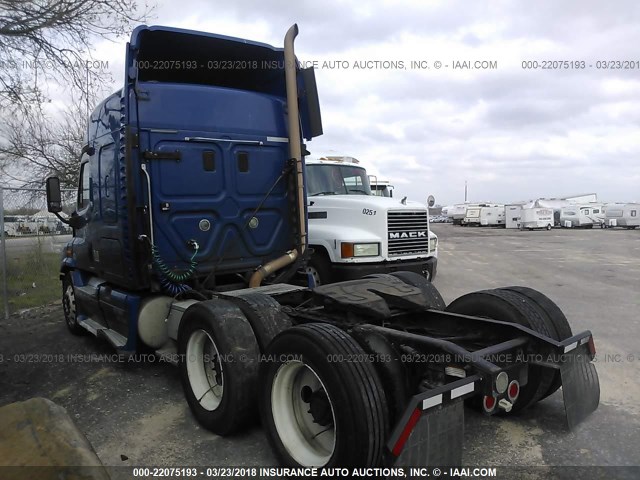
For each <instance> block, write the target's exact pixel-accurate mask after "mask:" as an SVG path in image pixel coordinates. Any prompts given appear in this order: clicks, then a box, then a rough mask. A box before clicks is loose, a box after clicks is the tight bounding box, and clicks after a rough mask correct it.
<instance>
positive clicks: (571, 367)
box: [560, 351, 600, 429]
mask: <svg viewBox="0 0 640 480" xmlns="http://www.w3.org/2000/svg"><path fill="white" fill-rule="evenodd" d="M565 355H566V358H565V361H564V362H562V364H561V365H560V378H561V380H562V395H563V397H564V408H565V412H566V414H567V423H568V425H569V428H570V429H573V428H574V427H575V426H576V425H578V424H579V423H580V422H582V421H583V420H584V419H585V418H587V417H588V416H589V414H590V413H591V412H593V411H594V410H595V409H596V408H598V403H599V402H600V382H599V381H598V373H597V372H596V366H595V365H594V364H593V363H591V359H590V357H589V355H588V354H587V353H586V352H584V351H576V352H572V353H569V354H565Z"/></svg>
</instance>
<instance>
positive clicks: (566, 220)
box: [560, 203, 604, 228]
mask: <svg viewBox="0 0 640 480" xmlns="http://www.w3.org/2000/svg"><path fill="white" fill-rule="evenodd" d="M603 223H604V213H603V209H602V204H599V203H589V204H583V205H571V206H569V207H564V208H563V209H562V210H560V226H561V227H566V228H572V227H583V228H593V226H594V225H598V226H599V225H602V224H603Z"/></svg>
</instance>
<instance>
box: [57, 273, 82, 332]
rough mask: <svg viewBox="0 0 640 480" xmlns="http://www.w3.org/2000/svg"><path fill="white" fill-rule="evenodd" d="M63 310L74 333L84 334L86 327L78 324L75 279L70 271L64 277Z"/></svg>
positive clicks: (65, 319)
mask: <svg viewBox="0 0 640 480" xmlns="http://www.w3.org/2000/svg"><path fill="white" fill-rule="evenodd" d="M62 310H63V312H64V323H65V324H66V325H67V328H68V329H69V331H70V332H71V333H72V334H73V335H82V334H83V333H84V328H82V327H81V326H80V325H79V324H78V312H77V310H76V295H75V291H74V289H73V280H72V278H71V274H70V273H68V272H67V273H66V274H65V276H64V278H63V279H62Z"/></svg>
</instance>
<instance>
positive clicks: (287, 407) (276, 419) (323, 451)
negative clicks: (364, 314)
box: [271, 360, 336, 467]
mask: <svg viewBox="0 0 640 480" xmlns="http://www.w3.org/2000/svg"><path fill="white" fill-rule="evenodd" d="M305 387H307V388H311V389H312V390H314V391H318V390H319V389H322V392H323V393H324V394H325V395H326V397H327V400H328V402H329V405H330V407H331V418H332V421H331V424H330V425H329V426H322V425H320V424H318V423H316V422H315V421H314V418H313V415H312V414H311V413H310V412H309V410H310V404H309V403H308V402H305V401H304V400H303V395H302V394H303V389H304V388H305ZM271 414H272V416H273V423H274V424H275V427H276V430H277V432H278V436H279V437H280V441H281V442H282V444H283V446H284V448H285V449H286V450H287V452H289V455H291V457H292V458H293V459H294V460H295V461H296V462H297V463H298V464H300V465H304V466H309V467H314V466H315V467H321V466H323V465H326V464H327V463H328V462H329V460H330V459H331V456H332V455H333V452H334V450H335V447H336V431H335V424H336V416H335V409H334V407H333V402H332V401H331V397H329V393H328V392H327V389H326V388H325V386H324V384H323V383H322V380H320V377H319V376H318V375H317V374H316V372H314V371H313V369H311V367H309V366H308V365H306V364H304V363H302V362H300V361H295V360H294V361H289V362H287V363H284V364H282V365H281V366H280V368H278V371H277V372H276V375H275V377H274V379H273V383H272V386H271Z"/></svg>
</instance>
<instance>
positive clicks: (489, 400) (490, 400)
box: [482, 395, 496, 413]
mask: <svg viewBox="0 0 640 480" xmlns="http://www.w3.org/2000/svg"><path fill="white" fill-rule="evenodd" d="M482 408H484V411H485V412H487V413H491V412H493V411H494V410H495V408H496V398H495V397H492V396H490V395H485V396H484V398H483V399H482Z"/></svg>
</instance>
